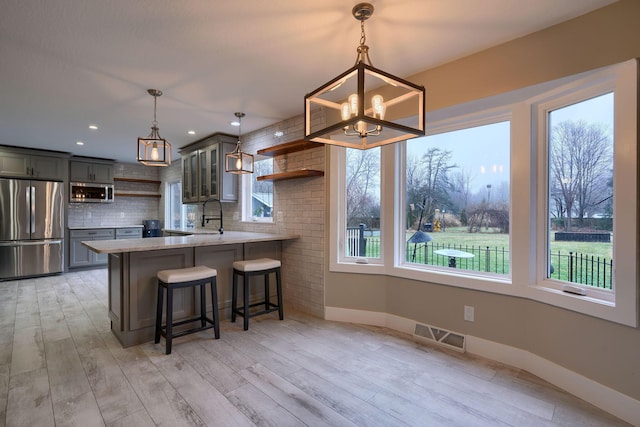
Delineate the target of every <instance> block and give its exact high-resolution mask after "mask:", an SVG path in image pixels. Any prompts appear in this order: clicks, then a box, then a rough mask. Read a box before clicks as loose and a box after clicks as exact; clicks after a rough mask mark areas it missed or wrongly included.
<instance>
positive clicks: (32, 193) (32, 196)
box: [29, 185, 36, 233]
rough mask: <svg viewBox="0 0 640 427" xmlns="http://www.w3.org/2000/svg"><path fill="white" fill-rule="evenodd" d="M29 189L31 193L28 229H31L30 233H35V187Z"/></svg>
mask: <svg viewBox="0 0 640 427" xmlns="http://www.w3.org/2000/svg"><path fill="white" fill-rule="evenodd" d="M29 189H30V191H31V195H30V198H31V200H30V203H31V212H30V217H31V218H30V221H29V222H30V227H31V230H29V231H31V233H35V232H36V187H34V186H33V185H31V186H29Z"/></svg>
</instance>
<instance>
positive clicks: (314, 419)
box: [241, 364, 356, 426]
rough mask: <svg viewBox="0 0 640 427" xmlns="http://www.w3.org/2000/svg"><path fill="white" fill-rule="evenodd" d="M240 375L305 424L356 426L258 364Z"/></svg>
mask: <svg viewBox="0 0 640 427" xmlns="http://www.w3.org/2000/svg"><path fill="white" fill-rule="evenodd" d="M241 374H242V376H244V378H246V379H247V381H249V382H250V383H251V384H253V385H254V386H255V387H256V388H257V389H259V390H260V391H262V392H263V393H265V394H266V395H268V396H269V397H271V398H272V399H273V400H274V401H276V402H277V403H278V404H279V405H281V406H282V407H283V408H285V409H286V410H287V411H289V412H291V413H292V414H293V415H294V416H296V417H297V418H300V419H301V420H303V421H304V423H305V424H308V425H318V426H338V425H339V426H350V425H356V424H354V423H352V422H351V421H349V420H348V419H347V418H345V417H343V416H342V415H340V414H339V413H337V412H335V411H334V410H332V409H330V408H329V407H327V406H325V405H323V404H322V403H321V402H319V401H317V400H316V399H314V398H313V397H311V396H310V395H308V394H307V393H305V392H304V391H302V390H300V389H299V388H297V387H295V386H294V385H293V384H291V383H290V382H288V381H286V380H285V379H283V378H282V377H280V376H279V375H277V374H275V373H274V372H272V371H270V370H268V369H267V368H266V367H264V366H262V365H260V364H256V365H254V366H251V367H249V368H247V369H245V370H244V371H242V372H241Z"/></svg>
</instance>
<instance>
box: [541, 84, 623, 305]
mask: <svg viewBox="0 0 640 427" xmlns="http://www.w3.org/2000/svg"><path fill="white" fill-rule="evenodd" d="M547 129H548V132H547V146H548V147H549V148H548V154H547V155H548V159H547V165H548V171H547V194H548V208H549V209H548V224H549V231H548V235H547V253H548V259H547V267H548V268H547V278H549V279H555V280H558V281H561V282H565V283H571V284H579V285H586V286H591V287H595V288H601V289H612V284H613V274H612V268H613V258H612V255H613V244H612V242H613V240H614V236H613V217H614V212H613V198H614V194H613V190H614V187H613V173H614V163H613V141H614V136H613V93H611V92H609V93H606V94H603V95H600V96H597V97H595V98H591V99H586V100H583V101H580V102H577V103H574V104H571V105H568V106H565V107H561V108H556V109H553V110H551V111H549V112H548V113H547ZM569 289H573V290H574V291H578V292H585V291H586V290H585V288H583V287H580V288H579V289H580V290H578V288H569Z"/></svg>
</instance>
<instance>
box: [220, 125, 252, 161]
mask: <svg viewBox="0 0 640 427" xmlns="http://www.w3.org/2000/svg"><path fill="white" fill-rule="evenodd" d="M235 116H236V117H237V118H238V143H237V144H236V148H235V150H233V151H232V152H231V153H226V154H225V155H224V163H225V168H224V170H225V171H226V172H229V173H235V174H243V173H253V155H251V154H248V153H245V152H244V151H242V142H241V141H240V135H242V118H243V117H244V116H245V114H244V113H235Z"/></svg>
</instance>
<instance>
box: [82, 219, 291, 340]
mask: <svg viewBox="0 0 640 427" xmlns="http://www.w3.org/2000/svg"><path fill="white" fill-rule="evenodd" d="M297 238H298V236H297V235H294V234H268V233H251V232H240V231H225V232H224V234H209V233H207V234H205V233H196V234H193V235H187V236H175V235H174V236H170V237H152V238H140V239H128V240H95V241H85V242H83V243H82V244H83V245H85V246H86V247H88V248H89V249H91V250H92V251H94V252H96V253H99V254H108V255H109V267H108V268H109V295H108V298H109V318H110V319H111V331H112V332H113V334H114V335H115V336H116V338H117V339H118V341H119V342H120V343H121V344H122V346H123V347H129V346H132V345H137V344H141V343H144V342H148V341H151V340H152V339H153V335H154V326H155V314H156V298H157V279H156V274H157V272H158V271H159V270H165V269H174V268H184V267H192V266H195V265H205V266H207V267H211V268H215V269H216V270H217V271H218V276H217V283H218V304H219V307H218V309H219V311H220V317H221V318H222V317H223V316H229V315H230V313H231V309H230V307H231V278H232V272H233V267H232V263H233V262H234V261H237V260H243V259H255V258H261V257H269V258H275V259H281V254H282V245H283V242H284V241H286V240H292V239H297ZM284 275H285V277H286V271H285V272H284ZM257 288H262V287H257ZM262 292H263V291H262ZM254 296H255V298H256V299H258V298H262V294H261V293H260V291H259V290H256V294H255V295H253V294H252V295H251V298H252V299H253V298H254ZM199 304H200V302H199V294H198V293H196V292H194V290H193V289H179V290H176V291H175V294H174V304H173V306H174V311H173V317H174V320H179V319H183V318H187V317H190V316H193V315H194V314H195V313H196V311H197V310H198V307H199ZM211 309H212V307H211V301H210V297H209V298H207V311H208V312H209V311H211ZM185 327H189V325H185Z"/></svg>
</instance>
